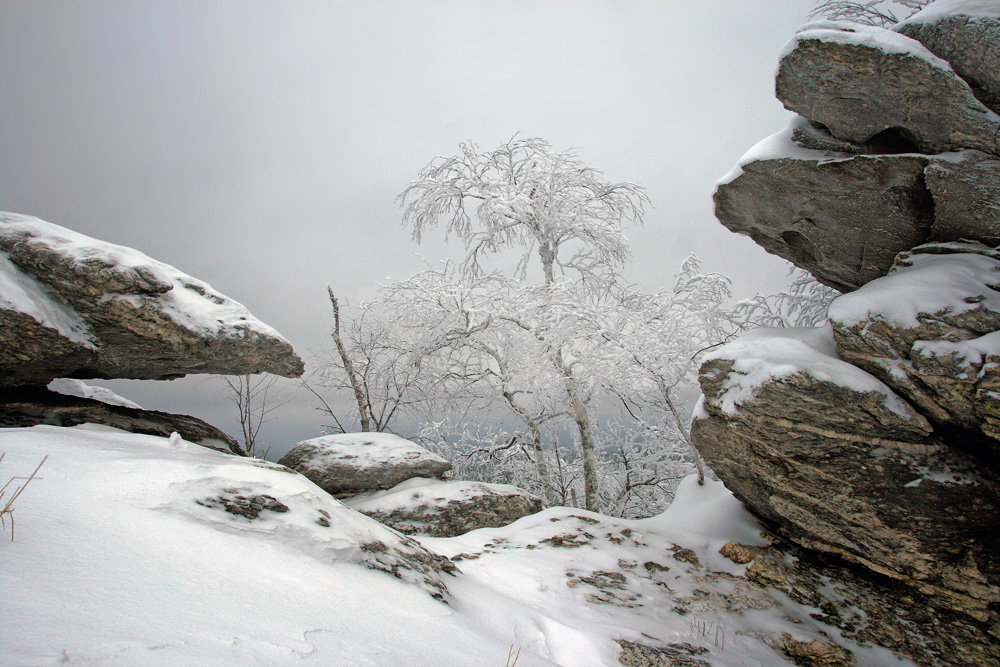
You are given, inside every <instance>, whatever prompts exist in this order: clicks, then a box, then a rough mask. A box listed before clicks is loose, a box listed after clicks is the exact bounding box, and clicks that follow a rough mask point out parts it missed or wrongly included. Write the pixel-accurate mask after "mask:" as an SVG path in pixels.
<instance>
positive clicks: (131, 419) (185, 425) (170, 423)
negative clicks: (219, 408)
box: [0, 386, 246, 456]
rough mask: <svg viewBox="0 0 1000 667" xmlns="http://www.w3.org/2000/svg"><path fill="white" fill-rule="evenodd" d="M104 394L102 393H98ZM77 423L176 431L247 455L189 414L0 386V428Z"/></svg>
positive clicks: (133, 430) (137, 430)
mask: <svg viewBox="0 0 1000 667" xmlns="http://www.w3.org/2000/svg"><path fill="white" fill-rule="evenodd" d="M96 393H97V395H101V393H100V392H96ZM39 424H47V425H49V426H77V425H79V424H102V425H104V426H113V427H115V428H119V429H121V430H123V431H128V432H130V433H145V434H147V435H158V436H161V437H164V438H166V437H169V436H170V434H171V433H174V432H176V433H177V434H179V435H180V436H181V437H182V438H184V439H185V440H187V441H188V442H193V443H195V444H198V445H202V446H203V447H208V448H210V449H216V450H218V451H221V452H225V453H227V454H237V455H239V456H246V453H245V452H244V451H243V448H242V447H240V445H239V443H238V442H236V440H234V439H233V438H231V437H230V436H228V435H226V434H225V433H223V432H222V431H220V430H219V429H217V428H215V427H214V426H212V425H211V424H209V423H207V422H204V421H202V420H200V419H198V418H197V417H192V416H190V415H180V414H173V413H169V412H159V411H157V410H143V409H142V408H140V407H138V406H136V405H135V404H131V405H122V404H121V403H120V402H118V401H116V402H113V403H108V402H106V401H104V400H97V399H94V398H87V397H86V396H81V395H76V396H73V395H67V394H64V393H58V392H55V391H49V390H46V389H45V388H43V387H33V386H28V387H12V388H10V387H8V388H3V389H0V427H4V428H11V427H23V426H37V425H39Z"/></svg>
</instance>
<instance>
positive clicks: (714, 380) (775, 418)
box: [692, 326, 1000, 622]
mask: <svg viewBox="0 0 1000 667" xmlns="http://www.w3.org/2000/svg"><path fill="white" fill-rule="evenodd" d="M699 380H700V382H701V387H702V391H703V392H704V401H703V404H702V406H701V410H700V411H699V414H698V415H697V418H696V419H695V421H694V423H693V425H692V437H693V439H694V442H695V444H696V445H697V447H698V450H699V451H700V452H701V453H702V455H703V456H704V457H705V460H706V462H707V463H708V465H709V466H710V467H711V468H712V470H714V471H715V472H716V473H717V474H718V475H719V478H720V479H722V480H723V481H724V482H725V483H726V485H727V486H728V487H729V488H730V489H731V490H732V491H733V493H734V494H735V495H736V497H737V498H739V499H740V500H742V501H743V502H745V503H746V504H747V506H748V507H750V508H751V509H752V510H753V511H754V512H756V513H757V514H759V515H760V516H762V517H764V518H766V519H767V520H769V521H771V522H774V523H775V524H776V525H778V526H780V528H781V531H782V533H783V534H785V535H786V536H787V537H789V538H790V539H791V540H793V541H794V542H796V543H797V544H799V545H801V546H803V547H806V548H808V549H812V550H816V551H820V552H824V553H827V554H833V555H836V556H838V557H842V558H845V559H847V560H848V561H851V562H854V563H856V564H858V565H860V566H862V567H864V568H867V569H868V570H869V571H870V572H872V573H876V574H878V575H879V576H888V577H890V578H893V579H896V580H898V581H901V582H904V583H906V584H907V585H910V586H913V587H914V588H916V589H918V590H920V591H921V592H922V593H923V594H925V595H927V596H929V597H930V598H931V599H932V600H933V602H932V604H934V605H935V606H938V607H941V608H944V609H947V610H949V612H957V613H962V614H967V615H968V616H969V617H971V618H974V619H976V620H978V621H983V622H985V621H988V620H989V618H990V615H991V613H992V612H990V611H989V609H990V606H991V605H993V604H995V603H996V602H1000V587H998V585H997V584H998V583H1000V571H998V563H1000V559H998V556H1000V543H998V541H997V539H996V538H995V537H986V536H987V535H991V534H995V528H994V527H995V525H996V522H997V521H998V519H1000V483H998V480H997V479H996V477H995V475H993V474H992V473H991V472H990V470H989V468H988V467H985V466H984V465H983V463H982V462H981V461H979V460H978V459H977V458H976V457H974V456H972V455H970V454H968V453H965V452H962V451H959V450H956V449H953V448H951V447H948V446H947V445H946V444H945V443H944V442H943V441H942V440H941V438H940V437H939V436H937V435H935V434H934V433H933V432H932V429H931V427H930V425H929V424H928V422H927V421H926V420H925V419H924V417H922V416H921V415H920V414H918V413H917V412H916V411H915V410H914V409H913V408H912V407H911V406H910V405H909V404H908V403H907V402H906V401H905V400H903V399H902V398H901V397H900V396H899V395H897V394H896V393H895V392H893V391H892V390H891V389H890V388H889V387H888V386H887V385H886V384H884V383H882V382H881V381H879V380H878V379H877V378H875V377H874V376H873V375H870V374H868V373H867V372H865V371H863V370H861V369H860V368H857V367H855V366H853V365H851V364H849V363H846V362H844V361H842V360H840V359H839V358H838V357H837V355H836V352H835V351H834V345H833V336H832V332H831V331H830V327H829V326H827V327H823V328H820V329H815V330H796V329H788V330H786V329H770V330H762V331H759V332H755V333H753V334H751V335H749V336H746V337H744V338H742V339H740V340H738V341H736V342H734V343H730V344H727V345H725V346H723V347H721V348H719V349H718V350H715V351H713V352H712V353H710V354H709V356H708V357H707V358H706V361H705V363H704V364H703V365H702V368H701V374H700V378H699ZM974 535H979V536H983V537H981V538H975V539H973V538H971V536H974Z"/></svg>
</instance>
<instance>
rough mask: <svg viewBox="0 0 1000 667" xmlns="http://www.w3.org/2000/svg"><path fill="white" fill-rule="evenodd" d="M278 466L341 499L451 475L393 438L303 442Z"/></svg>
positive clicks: (439, 462) (441, 462)
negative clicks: (407, 481) (427, 478)
mask: <svg viewBox="0 0 1000 667" xmlns="http://www.w3.org/2000/svg"><path fill="white" fill-rule="evenodd" d="M278 463H280V464H282V465H284V466H288V467H289V468H291V469H293V470H296V471H298V472H300V473H302V474H303V475H305V476H306V477H308V478H309V479H311V480H312V481H313V482H314V483H315V484H316V485H317V486H319V487H320V488H322V489H323V490H324V491H326V492H327V493H329V494H330V495H333V496H337V497H347V496H353V495H356V494H358V493H362V492H364V491H373V490H376V489H391V488H392V487H394V486H396V485H397V484H399V483H400V482H405V481H406V480H408V479H412V478H413V477H441V476H442V475H443V474H444V473H446V472H447V471H449V470H451V464H450V463H448V461H446V460H445V459H443V458H441V457H440V456H438V455H437V454H434V453H432V452H430V451H428V450H426V449H424V448H423V447H421V446H420V445H418V444H416V443H414V442H410V441H409V440H405V439H403V438H400V437H399V436H398V435H393V434H391V433H339V434H336V435H325V436H322V437H319V438H313V439H311V440H305V441H303V442H300V443H298V444H297V445H295V446H294V447H292V448H291V449H290V450H289V451H288V453H287V454H285V455H284V456H283V457H282V458H281V460H280V461H278Z"/></svg>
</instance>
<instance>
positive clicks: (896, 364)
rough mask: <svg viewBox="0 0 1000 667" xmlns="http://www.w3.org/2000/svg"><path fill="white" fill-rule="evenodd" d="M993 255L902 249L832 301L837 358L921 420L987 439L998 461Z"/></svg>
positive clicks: (999, 362) (966, 246)
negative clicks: (884, 267) (889, 264)
mask: <svg viewBox="0 0 1000 667" xmlns="http://www.w3.org/2000/svg"><path fill="white" fill-rule="evenodd" d="M998 289H1000V251H997V250H993V249H992V248H988V247H986V246H984V245H981V244H978V243H977V244H973V243H949V244H929V245H925V246H920V247H917V248H915V249H914V250H913V251H911V252H904V253H901V254H900V255H899V257H898V258H897V259H896V263H895V265H894V266H893V269H892V270H891V271H890V272H889V275H887V276H885V277H884V278H879V279H878V280H874V281H872V282H870V283H868V284H867V285H865V286H864V287H863V288H861V289H859V290H858V291H856V292H852V293H851V294H845V295H843V296H841V297H840V298H838V299H836V300H835V301H834V302H833V304H832V305H831V307H830V321H831V322H832V324H833V331H834V335H835V337H836V343H837V352H838V353H839V355H840V356H841V358H843V359H844V360H845V361H849V362H850V363H852V364H854V365H855V366H858V367H859V368H863V369H865V370H867V371H868V372H870V373H872V374H873V375H875V376H876V377H878V378H879V379H881V380H882V381H883V382H885V383H886V384H888V385H890V386H891V387H892V388H893V389H894V390H896V391H897V392H898V393H899V394H901V395H902V396H904V397H905V398H906V399H908V400H909V401H910V402H912V403H913V405H915V406H916V407H917V408H918V409H919V410H920V411H921V412H922V413H923V414H924V415H926V416H927V417H928V419H930V420H931V421H933V422H935V423H937V424H941V425H947V426H953V427H957V428H960V429H963V430H966V431H970V432H974V433H975V432H979V433H983V434H984V435H986V436H989V438H990V440H989V441H985V442H983V441H977V440H976V439H974V438H968V439H967V440H966V447H967V448H973V447H975V446H977V445H982V446H986V447H989V448H991V449H992V450H993V452H994V453H996V454H998V455H1000V292H998V291H997V290H998Z"/></svg>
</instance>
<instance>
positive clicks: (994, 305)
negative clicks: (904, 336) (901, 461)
mask: <svg viewBox="0 0 1000 667" xmlns="http://www.w3.org/2000/svg"><path fill="white" fill-rule="evenodd" d="M935 245H941V244H935ZM944 247H951V248H954V249H962V248H963V247H965V248H970V249H973V250H976V249H983V250H986V248H985V246H982V245H980V244H968V243H950V244H947V245H946V246H944ZM919 250H920V246H918V247H917V248H915V249H914V250H913V251H912V253H911V254H910V256H909V262H912V265H911V266H899V265H897V266H895V267H894V268H893V269H892V270H891V271H890V272H889V273H888V275H885V276H883V277H882V278H878V279H876V280H873V281H871V282H869V283H867V284H866V285H864V286H862V287H861V288H860V289H858V290H856V291H854V292H851V293H849V294H844V295H842V296H840V297H837V298H836V299H835V300H834V301H833V303H832V304H831V305H830V319H831V320H832V321H834V322H837V323H838V324H840V325H843V326H852V325H856V324H860V323H863V322H867V321H869V320H872V319H878V320H882V321H885V322H888V323H889V324H892V325H894V326H897V327H901V328H915V327H918V326H920V320H919V317H918V315H920V314H921V313H924V314H931V315H935V314H940V315H948V316H951V317H955V316H958V315H961V314H962V313H965V312H968V311H971V310H973V309H976V308H985V309H987V310H993V311H1000V292H997V291H995V290H994V289H991V288H990V286H991V285H996V284H997V283H998V282H1000V273H998V271H1000V261H997V260H996V259H992V258H990V257H987V256H984V255H980V254H975V253H974V252H962V253H956V254H946V255H945V254H922V253H920V252H919Z"/></svg>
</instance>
